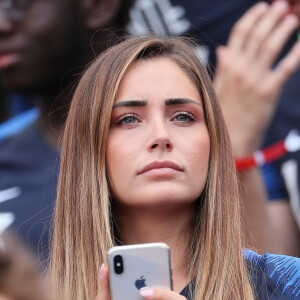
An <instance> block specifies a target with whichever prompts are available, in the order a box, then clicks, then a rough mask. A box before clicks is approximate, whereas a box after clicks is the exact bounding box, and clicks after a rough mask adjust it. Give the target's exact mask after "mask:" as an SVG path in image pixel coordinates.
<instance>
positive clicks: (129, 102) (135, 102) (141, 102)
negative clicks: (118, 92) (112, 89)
mask: <svg viewBox="0 0 300 300" xmlns="http://www.w3.org/2000/svg"><path fill="white" fill-rule="evenodd" d="M147 104H148V101H146V100H124V101H119V102H117V103H115V104H114V105H113V108H116V107H127V106H147Z"/></svg>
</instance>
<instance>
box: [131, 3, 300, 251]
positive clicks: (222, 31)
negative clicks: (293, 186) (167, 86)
mask: <svg viewBox="0 0 300 300" xmlns="http://www.w3.org/2000/svg"><path fill="white" fill-rule="evenodd" d="M257 2H258V1H252V0H251V1H238V0H231V1H220V0H213V1H209V2H207V1H193V0H189V1H180V0H174V1H169V0H162V1H156V0H152V1H144V0H137V2H136V4H135V7H134V9H133V11H132V13H131V22H130V26H129V29H130V32H131V33H132V34H145V33H149V32H154V33H155V34H158V35H169V34H174V35H186V34H188V35H192V36H194V37H195V38H196V39H197V41H198V43H199V46H198V48H197V49H196V50H197V52H198V53H199V56H200V58H201V59H202V61H203V62H204V63H205V64H206V66H207V67H208V68H209V69H211V70H212V71H213V70H214V66H215V63H216V47H217V46H218V45H225V44H227V43H228V40H229V44H228V46H227V48H224V47H223V48H220V49H219V51H218V60H219V66H218V69H217V78H216V79H215V84H216V87H217V92H218V96H219V98H220V100H221V102H222V106H223V110H224V113H225V117H226V119H227V123H228V127H229V132H230V133H231V139H232V143H233V150H234V153H235V154H236V155H237V156H240V155H242V156H243V154H242V153H241V151H243V150H246V151H255V150H256V149H257V147H258V146H259V145H260V143H261V142H262V140H263V136H264V134H265V130H266V128H267V126H268V125H269V122H270V120H271V118H272V116H273V114H274V109H275V108H276V105H277V100H278V97H279V96H280V93H281V90H282V88H283V86H284V83H285V81H286V80H287V79H288V78H289V77H290V76H291V74H292V73H293V72H294V71H295V70H296V68H297V65H298V54H297V49H294V50H293V54H292V56H289V57H290V58H289V59H288V62H286V64H285V67H287V68H281V72H280V70H279V71H278V72H272V70H271V68H272V65H273V64H274V63H275V60H276V58H277V57H278V55H279V52H281V51H282V48H283V46H284V45H285V44H287V46H286V49H285V50H284V51H283V52H284V53H287V51H288V50H287V49H289V48H291V45H292V43H294V41H295V39H296V32H295V29H296V27H297V25H298V24H299V23H298V22H299V21H297V19H296V17H295V16H296V15H297V16H299V4H298V3H299V2H297V1H293V5H292V6H289V5H288V2H287V1H279V2H278V3H277V4H275V5H272V6H271V7H269V8H268V7H267V5H266V4H265V6H264V5H263V4H261V6H260V7H261V13H262V14H261V15H260V16H257V17H256V19H255V16H254V15H253V11H252V13H250V12H251V10H249V12H248V13H247V14H246V15H245V16H244V17H243V18H241V19H240V21H239V22H238V20H239V18H240V17H241V16H242V15H243V14H244V13H245V12H246V11H247V10H248V9H249V8H250V7H252V6H253V5H254V4H255V3H257ZM288 12H293V13H294V15H293V16H286V15H287V14H288ZM249 13H250V17H249ZM254 14H255V13H254ZM249 19H251V20H252V21H251V22H252V23H251V26H250V27H249V24H248V25H247V27H246V29H245V28H244V27H245V26H244V25H245V22H249ZM247 20H248V21H247ZM253 20H255V21H256V23H255V22H253ZM234 24H236V25H235V26H234ZM241 24H242V25H241ZM233 27H234V28H235V29H236V30H235V31H233V32H232V33H231V35H230V39H229V34H230V32H231V30H232V28H233ZM237 31H238V33H237ZM293 31H294V33H293V34H292V32H293ZM274 33H275V34H274ZM260 36H261V38H260V39H259V37H260ZM289 37H291V38H290V40H289V41H287V39H288V38H289ZM232 41H235V45H233V42H232ZM238 43H240V44H241V46H240V48H238V47H237V46H236V45H237V44H238ZM234 46H236V47H234ZM266 46H267V47H268V48H266ZM251 47H252V50H253V51H254V49H259V51H261V56H259V55H257V56H255V55H252V56H251V55H249V52H251ZM298 47H299V46H298ZM298 50H299V49H298ZM291 57H293V59H291ZM261 58H263V59H265V61H268V63H269V64H268V65H267V64H264V60H260V61H259V59H261ZM220 60H222V61H220ZM258 61H259V63H260V65H259V64H258V63H257V62H258ZM210 63H211V64H212V68H210V67H211V65H210ZM224 64H226V68H224ZM281 66H282V65H281ZM255 68H256V69H255ZM250 70H252V73H250ZM254 71H256V72H257V74H254ZM238 72H240V75H242V76H240V77H238V75H239V73H238ZM276 74H281V78H277V79H279V80H277V81H276V83H275V80H274V81H273V83H272V84H273V91H272V92H269V93H268V95H264V98H263V95H260V94H259V93H261V92H262V90H263V89H262V87H266V84H267V83H270V82H268V81H270V80H269V79H270V78H271V77H272V75H274V76H273V77H276V76H275V75H276ZM297 74H299V72H298V73H297ZM297 74H296V77H294V78H292V80H291V82H292V81H294V82H296V80H297V78H299V75H297ZM256 75H257V76H256ZM283 75H284V76H283ZM297 76H298V77H297ZM237 78H239V79H237ZM253 79H255V80H253ZM280 79H281V80H280ZM251 80H252V86H251V89H250V88H249V83H251V82H250V81H251ZM247 85H248V88H247ZM298 86H299V85H297V86H296V85H295V84H294V88H293V91H292V90H291V88H290V86H289V84H288V85H287V88H286V89H285V92H284V95H285V97H284V98H282V101H281V102H280V104H279V108H280V107H282V106H285V107H286V109H285V111H289V112H290V109H288V105H286V104H285V103H287V101H291V100H292V99H295V100H296V98H298V95H299V92H296V90H297V89H298ZM292 93H294V94H292ZM287 97H288V98H289V100H287V99H286V98H287ZM295 100H294V101H293V102H295ZM264 102H265V103H266V102H267V105H265V106H266V107H267V106H268V107H267V110H266V109H264V110H262V108H263V105H264V104H263V103H264ZM243 104H244V105H243ZM298 105H299V104H298ZM266 107H265V108H266ZM290 108H291V107H290ZM237 109H239V110H237ZM292 110H293V112H294V113H293V115H295V117H294V118H293V120H296V119H297V117H296V115H299V114H297V112H298V111H299V110H297V109H296V110H295V109H293V108H292ZM279 114H280V112H279ZM288 115H289V114H286V116H288ZM247 120H251V123H250V124H252V125H255V126H252V127H251V126H245V124H246V122H245V121H247ZM298 120H299V116H298ZM275 122H276V121H275ZM299 124H300V123H299V121H298V125H297V126H298V127H297V128H299ZM246 125H249V124H246ZM281 126H282V125H281ZM293 126H295V124H294V125H293ZM287 127H289V130H290V129H291V125H288V126H287ZM270 128H271V129H270V130H272V128H274V126H271V127H270ZM237 132H238V134H236V133H237ZM285 132H286V133H287V132H288V130H287V129H286V130H285ZM249 133H250V134H249ZM282 137H285V136H282ZM282 137H281V138H282ZM247 139H248V140H247ZM276 141H277V140H276V139H274V138H273V142H276ZM249 143H251V145H249ZM241 149H243V150H241ZM299 153H300V152H298V155H299ZM244 154H245V155H246V152H244ZM247 155H249V152H248V153H247ZM294 155H295V154H294ZM296 155H297V154H296ZM239 173H240V176H241V178H240V179H241V181H242V182H243V183H244V185H246V188H243V189H242V190H243V193H244V194H243V195H244V200H245V203H244V206H245V211H246V214H245V219H246V217H247V218H248V221H245V224H247V226H246V228H247V230H246V233H247V238H248V242H249V244H250V245H252V246H253V247H255V248H256V249H258V251H260V252H266V251H271V252H280V253H286V254H290V255H297V256H298V255H300V248H299V247H300V246H299V245H300V243H299V230H298V228H297V226H296V223H295V221H294V220H293V217H292V215H291V210H290V207H289V205H288V202H287V201H285V202H283V201H281V202H280V203H281V204H282V205H281V206H280V205H279V209H278V210H277V211H276V212H275V214H274V211H273V208H274V202H272V203H268V204H266V199H267V196H266V194H265V190H264V187H263V186H262V184H261V182H262V181H261V180H262V179H261V177H260V176H261V175H260V174H259V171H258V170H257V169H256V170H254V169H249V170H247V171H243V172H239ZM277 174H278V173H277ZM279 176H280V174H279ZM273 178H274V177H273ZM294 179H296V176H294ZM298 179H299V180H300V176H299V177H298ZM298 185H299V184H298ZM286 198H287V197H286ZM277 200H278V199H277ZM298 200H299V199H298ZM277 203H278V202H277ZM277 203H276V204H277ZM299 203H300V200H299V201H298V205H299ZM276 204H275V205H276ZM298 215H299V216H300V209H299V210H298ZM279 229H280V231H279Z"/></svg>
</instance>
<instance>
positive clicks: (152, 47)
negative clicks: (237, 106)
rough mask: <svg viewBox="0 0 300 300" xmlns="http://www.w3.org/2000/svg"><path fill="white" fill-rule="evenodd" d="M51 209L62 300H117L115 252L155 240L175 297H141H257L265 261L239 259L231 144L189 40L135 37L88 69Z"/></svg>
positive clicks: (152, 295)
mask: <svg viewBox="0 0 300 300" xmlns="http://www.w3.org/2000/svg"><path fill="white" fill-rule="evenodd" d="M55 214H56V215H55V228H54V235H53V245H52V257H51V265H50V275H51V279H52V282H53V284H54V287H55V289H58V290H59V291H60V293H61V296H60V297H61V298H62V299H95V297H97V299H99V300H109V299H110V295H109V288H108V277H107V276H108V270H107V267H105V266H104V265H102V263H103V262H105V259H106V253H107V251H108V249H109V248H110V247H112V246H114V245H119V244H137V243H147V242H158V241H160V242H166V243H167V244H168V245H169V246H170V248H171V263H172V269H173V287H174V291H172V292H170V291H162V290H159V289H151V288H149V289H146V290H142V291H141V293H142V294H141V295H142V296H143V297H144V298H145V299H162V300H164V299H174V300H176V299H183V298H184V297H187V298H189V299H254V297H255V295H256V294H257V293H258V289H257V288H256V287H257V285H256V282H257V281H255V280H256V279H255V280H254V277H253V276H252V274H254V273H252V272H253V270H256V269H255V266H256V264H258V263H261V259H260V257H259V256H257V255H255V254H253V253H250V254H247V255H244V256H243V254H242V249H243V243H242V239H241V228H240V208H239V192H238V184H237V177H236V170H235V165H234V160H233V157H232V153H231V149H230V143H229V137H228V133H227V130H226V126H225V125H224V121H223V117H222V114H221V112H220V108H219V105H218V103H217V100H216V97H215V93H214V90H213V87H212V84H211V81H210V79H209V76H208V75H207V73H206V70H205V68H204V67H203V66H202V64H201V62H200V61H199V59H198V57H197V56H196V55H195V53H194V51H193V47H192V45H191V44H190V43H188V42H187V41H185V40H182V39H178V38H168V39H158V38H147V37H145V38H134V39H130V40H127V41H124V42H123V43H121V44H119V45H117V46H114V47H112V48H111V49H109V50H108V51H106V52H105V53H104V54H102V55H101V56H100V57H99V58H98V59H96V60H95V62H93V64H92V65H91V66H90V67H89V68H88V70H87V71H86V73H85V74H84V76H83V77H82V79H81V81H80V83H79V85H78V88H77V90H76V93H75V96H74V100H73V102H72V105H71V109H70V113H69V116H68V120H67V123H66V128H65V132H64V137H63V145H62V157H61V170H60V177H59V185H58V197H57V204H56V213H55ZM245 258H246V259H245ZM245 262H246V263H245ZM101 265H102V267H101V269H100V270H99V268H100V266H101ZM260 267H261V265H260ZM255 272H256V271H255ZM250 273H251V274H250ZM98 274H100V275H99V276H98ZM255 276H256V277H255V278H261V277H259V276H260V275H259V276H258V275H257V273H255ZM98 277H99V282H98ZM97 282H98V283H97ZM98 287H99V289H98ZM264 287H265V285H264V286H263V288H264ZM97 290H98V292H97ZM189 291H190V292H189ZM180 292H181V295H180V294H179V293H180ZM265 294H266V293H265ZM124 299H126V295H124ZM291 299H292V298H291Z"/></svg>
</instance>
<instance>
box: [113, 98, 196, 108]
mask: <svg viewBox="0 0 300 300" xmlns="http://www.w3.org/2000/svg"><path fill="white" fill-rule="evenodd" d="M187 103H193V104H196V105H199V106H202V105H201V104H200V103H199V102H197V101H195V100H192V99H188V98H170V99H166V100H165V105H178V104H187ZM147 105H148V101H147V100H123V101H119V102H117V103H115V104H114V105H113V108H116V107H130V106H147Z"/></svg>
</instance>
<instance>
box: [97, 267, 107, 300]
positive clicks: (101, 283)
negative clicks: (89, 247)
mask: <svg viewBox="0 0 300 300" xmlns="http://www.w3.org/2000/svg"><path fill="white" fill-rule="evenodd" d="M96 300H110V291H109V279H108V267H106V266H104V264H102V266H101V268H100V274H99V280H98V293H97V297H96Z"/></svg>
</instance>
